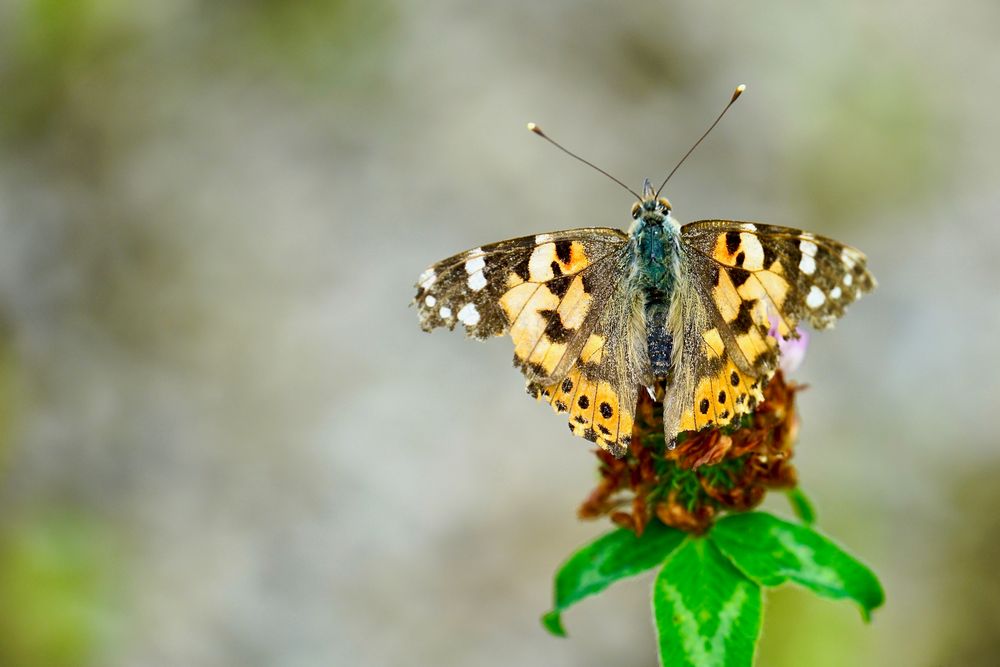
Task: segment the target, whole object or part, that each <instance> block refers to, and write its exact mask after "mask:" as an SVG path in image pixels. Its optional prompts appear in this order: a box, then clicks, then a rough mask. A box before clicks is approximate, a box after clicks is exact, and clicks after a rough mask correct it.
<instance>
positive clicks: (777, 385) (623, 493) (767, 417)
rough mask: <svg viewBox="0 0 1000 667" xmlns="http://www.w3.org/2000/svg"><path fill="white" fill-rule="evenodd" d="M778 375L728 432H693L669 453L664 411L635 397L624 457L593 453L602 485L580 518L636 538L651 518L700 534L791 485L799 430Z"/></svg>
mask: <svg viewBox="0 0 1000 667" xmlns="http://www.w3.org/2000/svg"><path fill="white" fill-rule="evenodd" d="M801 388H802V387H800V386H797V385H795V384H793V383H786V382H785V379H784V376H783V374H782V372H781V371H780V370H779V371H777V372H776V373H775V374H774V376H773V377H772V378H771V381H770V382H769V383H768V384H767V386H766V387H765V388H764V401H763V402H762V403H761V404H760V405H759V406H758V407H757V410H756V411H755V412H754V413H753V414H752V415H749V416H747V417H744V419H743V421H742V422H741V423H740V424H739V425H737V426H736V427H735V428H734V427H728V428H724V429H715V430H703V431H697V432H694V431H691V432H687V433H684V434H681V435H680V436H679V437H678V443H677V447H676V448H675V449H673V450H670V449H668V448H667V447H666V445H665V442H664V437H663V409H662V406H660V405H659V404H656V403H654V402H653V400H652V399H651V398H650V397H649V396H648V395H647V394H646V393H645V392H641V396H640V399H639V404H638V406H637V410H636V419H635V427H634V429H633V432H632V444H631V446H630V449H629V452H628V454H627V455H626V456H625V457H624V458H622V459H616V458H614V457H613V456H612V455H611V454H609V453H608V452H605V451H603V450H598V451H597V452H596V453H597V458H598V459H599V460H600V473H601V481H600V483H599V484H598V485H597V488H595V489H594V490H593V491H592V492H591V493H590V496H589V497H588V498H587V500H586V501H584V503H583V504H582V505H581V506H580V509H579V511H578V513H579V516H580V518H584V519H593V518H597V517H599V516H602V515H609V516H610V517H611V520H612V521H613V522H615V523H616V524H618V525H620V526H624V527H626V528H629V529H630V530H633V531H635V532H636V533H637V534H642V531H643V529H644V528H645V526H646V524H647V522H648V521H649V520H650V519H651V518H652V517H653V516H656V517H657V518H658V519H659V520H660V521H662V522H663V523H665V524H667V525H669V526H673V527H675V528H679V529H681V530H685V531H688V532H691V533H703V532H705V531H706V530H708V528H710V527H711V525H712V522H713V521H714V520H715V517H716V516H717V515H718V514H719V513H720V512H722V511H725V510H732V511H745V510H749V509H751V508H753V507H756V506H757V505H758V504H760V502H761V501H762V500H763V499H764V495H765V494H766V493H767V489H775V488H782V489H788V488H792V487H794V486H795V485H796V475H795V468H794V467H793V466H792V465H791V463H790V459H791V457H792V446H793V444H794V442H795V438H796V435H797V432H798V418H797V416H796V413H795V393H796V392H797V391H800V390H801Z"/></svg>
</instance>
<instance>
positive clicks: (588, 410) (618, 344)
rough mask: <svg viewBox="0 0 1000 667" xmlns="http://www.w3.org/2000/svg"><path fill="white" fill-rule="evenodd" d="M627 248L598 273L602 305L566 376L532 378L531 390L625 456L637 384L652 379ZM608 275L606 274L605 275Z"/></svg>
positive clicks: (578, 429)
mask: <svg viewBox="0 0 1000 667" xmlns="http://www.w3.org/2000/svg"><path fill="white" fill-rule="evenodd" d="M630 257H631V256H630V255H629V254H628V253H622V254H620V255H618V256H617V258H616V259H615V260H613V261H609V262H607V265H606V266H604V267H602V274H601V275H598V276H595V283H597V284H598V285H599V286H600V287H599V288H598V289H597V290H595V293H594V298H595V299H596V300H597V301H598V302H599V303H600V304H601V310H600V311H599V313H598V316H597V319H596V322H595V324H594V326H593V328H592V329H590V330H589V331H588V333H587V335H586V340H585V341H583V347H582V348H581V349H580V352H579V354H578V355H577V356H576V358H575V361H574V362H573V365H572V366H571V367H570V368H569V370H568V371H567V373H566V374H565V376H564V377H562V378H561V379H559V380H556V381H554V382H548V381H544V380H534V381H533V380H529V381H528V387H527V388H528V393H529V394H531V395H532V396H535V397H536V398H537V399H539V400H544V401H546V402H547V403H549V404H550V405H551V406H552V408H553V409H554V410H555V411H556V412H560V413H562V412H565V413H568V415H569V428H570V431H572V432H573V434H574V435H577V436H579V437H582V438H586V439H587V440H589V441H591V442H594V443H596V444H597V445H598V446H599V447H601V448H603V449H606V450H608V451H610V452H611V453H613V454H614V455H615V456H618V457H621V456H623V455H624V454H625V452H626V451H627V450H628V446H629V444H630V443H631V440H632V426H633V421H634V418H635V407H636V403H637V400H638V389H639V386H640V384H641V383H642V381H643V379H644V378H648V377H649V374H650V370H649V357H648V354H647V352H646V348H645V342H646V341H645V337H644V336H642V335H641V333H640V332H641V331H642V327H641V326H640V325H639V324H638V323H639V322H641V318H642V298H641V295H640V294H639V293H636V292H633V291H631V290H630V288H629V283H628V281H627V280H625V279H624V278H625V276H627V275H628V270H629V262H630V261H631V259H630ZM605 274H606V276H605Z"/></svg>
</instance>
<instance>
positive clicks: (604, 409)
mask: <svg viewBox="0 0 1000 667" xmlns="http://www.w3.org/2000/svg"><path fill="white" fill-rule="evenodd" d="M597 409H598V410H600V411H601V416H602V417H604V418H605V419H611V415H613V414H615V411H614V410H612V409H611V406H610V405H609V404H608V403H606V402H602V403H601V405H600V406H599V407H598V408H597Z"/></svg>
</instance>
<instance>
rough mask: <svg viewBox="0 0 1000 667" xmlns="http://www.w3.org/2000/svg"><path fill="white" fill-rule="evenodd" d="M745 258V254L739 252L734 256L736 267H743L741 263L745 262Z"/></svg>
mask: <svg viewBox="0 0 1000 667" xmlns="http://www.w3.org/2000/svg"><path fill="white" fill-rule="evenodd" d="M746 258H747V256H746V253H744V252H741V253H740V254H738V255H736V266H743V262H744V261H745V260H746Z"/></svg>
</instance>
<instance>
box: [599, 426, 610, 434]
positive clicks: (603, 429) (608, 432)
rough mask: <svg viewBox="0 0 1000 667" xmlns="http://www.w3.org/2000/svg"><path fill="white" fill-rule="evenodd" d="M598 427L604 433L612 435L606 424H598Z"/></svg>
mask: <svg viewBox="0 0 1000 667" xmlns="http://www.w3.org/2000/svg"><path fill="white" fill-rule="evenodd" d="M597 428H598V429H600V431H601V433H603V434H604V435H611V431H610V430H609V429H608V427H607V426H605V425H604V424H598V425H597Z"/></svg>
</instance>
